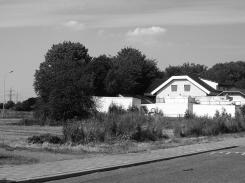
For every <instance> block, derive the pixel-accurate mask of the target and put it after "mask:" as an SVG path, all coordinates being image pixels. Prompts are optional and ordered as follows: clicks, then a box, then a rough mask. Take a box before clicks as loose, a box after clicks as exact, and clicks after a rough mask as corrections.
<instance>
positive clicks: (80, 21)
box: [0, 0, 245, 101]
mask: <svg viewBox="0 0 245 183" xmlns="http://www.w3.org/2000/svg"><path fill="white" fill-rule="evenodd" d="M244 34H245V1H244V0H0V56H1V57H0V74H1V75H0V76H1V82H0V86H3V76H4V75H6V90H9V88H10V87H12V88H13V89H14V90H15V91H18V93H19V98H22V99H26V98H28V97H31V96H35V93H34V90H33V86H32V85H33V79H34V77H33V75H34V73H35V70H36V69H37V68H38V67H39V64H40V63H41V62H43V61H44V55H45V53H46V52H47V50H48V49H49V48H50V47H51V46H52V44H56V43H59V42H63V41H64V40H66V41H68V40H71V41H75V42H81V43H82V44H84V45H85V46H86V47H87V48H88V49H89V54H90V55H91V56H98V55H99V54H110V55H115V54H116V52H117V51H118V50H120V49H121V48H123V47H125V46H132V47H135V48H137V49H140V50H141V51H142V52H143V53H145V54H146V55H147V56H148V57H150V58H154V59H156V60H157V61H158V65H159V67H160V68H161V69H164V68H165V67H166V66H168V65H179V64H182V63H184V62H194V63H200V64H205V65H207V66H212V65H213V64H215V63H218V62H227V61H236V60H245V38H244ZM10 70H14V72H13V73H11V74H7V73H8V72H9V71H10ZM2 97H3V89H2V87H0V99H1V101H2Z"/></svg>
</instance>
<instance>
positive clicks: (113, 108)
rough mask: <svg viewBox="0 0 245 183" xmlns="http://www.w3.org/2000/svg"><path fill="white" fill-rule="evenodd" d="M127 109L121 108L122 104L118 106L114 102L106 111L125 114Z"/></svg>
mask: <svg viewBox="0 0 245 183" xmlns="http://www.w3.org/2000/svg"><path fill="white" fill-rule="evenodd" d="M126 112H127V111H126V110H125V109H123V107H122V106H118V105H116V104H111V105H110V106H109V109H108V113H110V114H111V113H114V114H125V113H126Z"/></svg>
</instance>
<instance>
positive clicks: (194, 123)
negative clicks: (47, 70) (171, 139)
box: [174, 112, 245, 137]
mask: <svg viewBox="0 0 245 183" xmlns="http://www.w3.org/2000/svg"><path fill="white" fill-rule="evenodd" d="M241 131H245V119H244V117H243V116H242V115H241V114H239V113H236V117H235V118H232V117H231V116H230V115H229V114H227V113H225V112H222V113H221V114H220V113H218V112H216V115H215V116H214V117H213V118H208V117H195V116H194V117H192V118H183V119H181V120H180V121H179V123H176V124H175V127H174V132H175V134H176V135H177V136H180V137H188V136H211V135H219V134H224V133H235V132H241Z"/></svg>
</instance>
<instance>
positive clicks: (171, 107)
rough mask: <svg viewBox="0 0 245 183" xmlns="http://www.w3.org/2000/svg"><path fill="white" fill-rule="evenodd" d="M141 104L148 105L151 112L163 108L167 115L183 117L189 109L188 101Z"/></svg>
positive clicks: (164, 113)
mask: <svg viewBox="0 0 245 183" xmlns="http://www.w3.org/2000/svg"><path fill="white" fill-rule="evenodd" d="M141 106H146V108H147V109H148V111H149V112H154V111H156V110H161V111H162V112H163V115H164V116H167V117H183V116H184V115H185V112H186V110H188V103H156V104H142V105H141Z"/></svg>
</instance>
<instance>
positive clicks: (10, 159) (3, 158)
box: [0, 153, 38, 166]
mask: <svg viewBox="0 0 245 183" xmlns="http://www.w3.org/2000/svg"><path fill="white" fill-rule="evenodd" d="M33 163H38V159H35V158H28V157H24V156H18V155H11V154H9V153H8V154H2V153H1V154H0V166H3V165H21V164H33Z"/></svg>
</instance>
